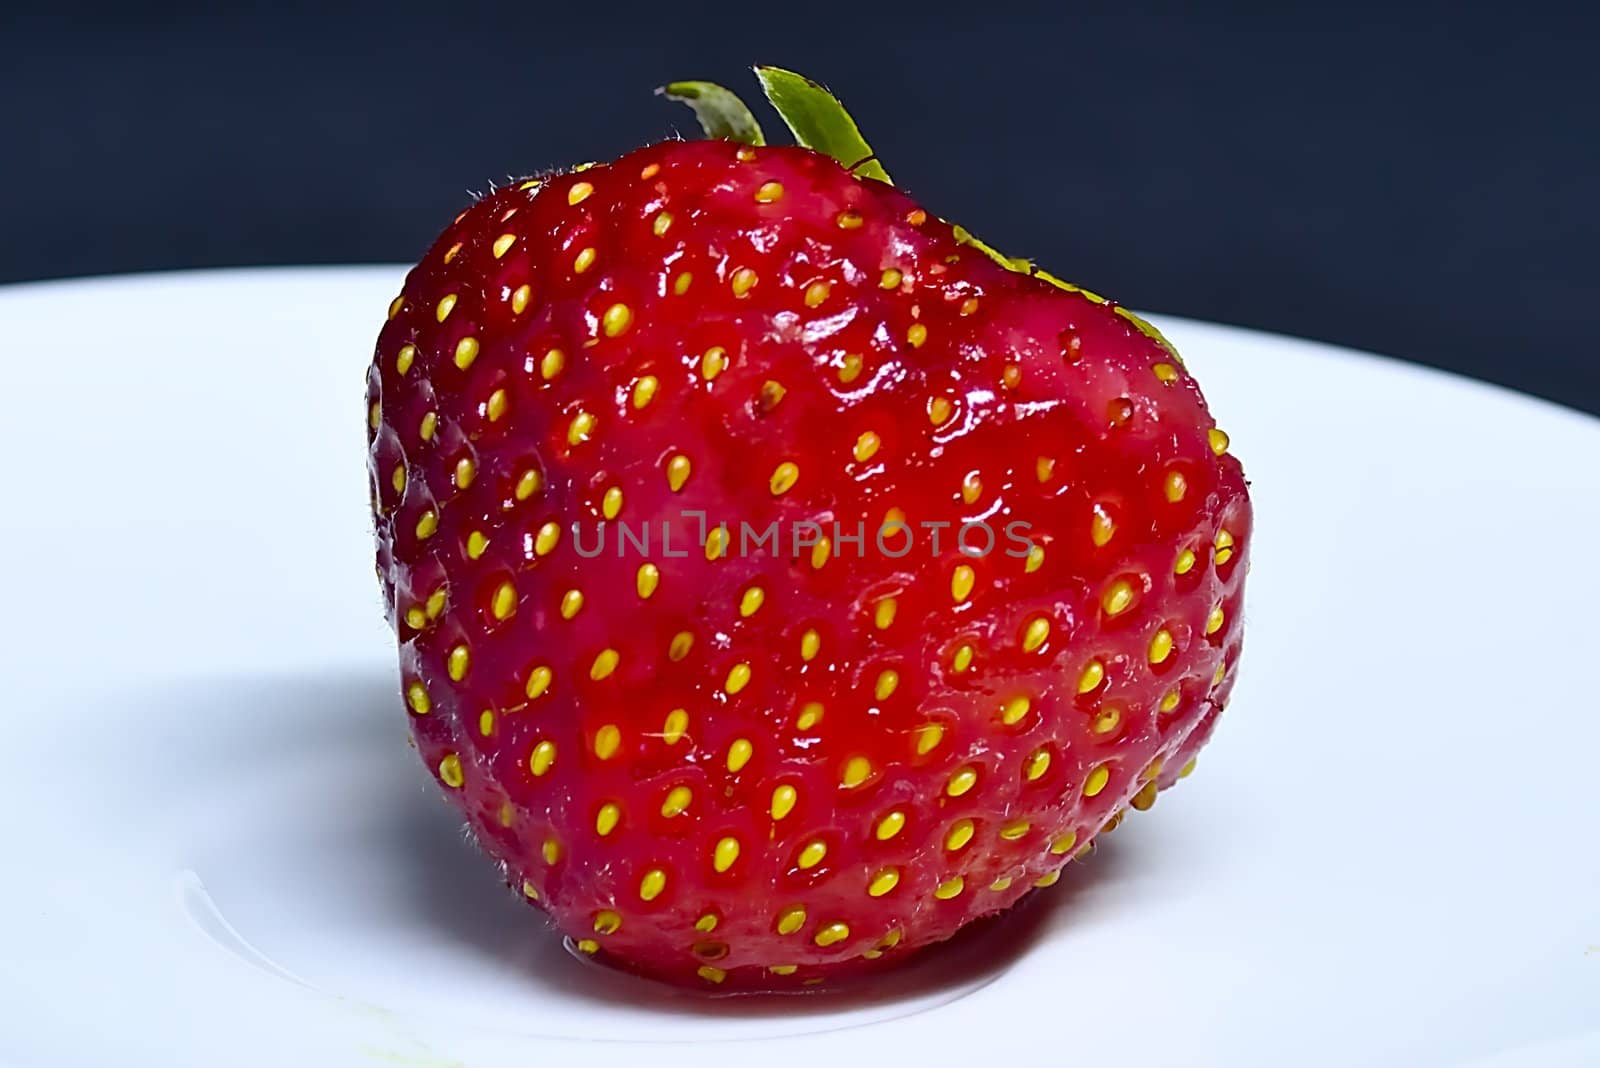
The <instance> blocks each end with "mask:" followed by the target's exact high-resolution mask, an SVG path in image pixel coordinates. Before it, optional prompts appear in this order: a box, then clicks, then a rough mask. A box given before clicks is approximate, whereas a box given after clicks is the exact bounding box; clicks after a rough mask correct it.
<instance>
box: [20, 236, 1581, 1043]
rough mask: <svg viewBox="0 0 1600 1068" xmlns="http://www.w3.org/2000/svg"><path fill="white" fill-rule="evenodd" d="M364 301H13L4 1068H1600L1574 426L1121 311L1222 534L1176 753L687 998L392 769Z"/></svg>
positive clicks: (339, 278) (394, 717)
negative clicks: (1215, 618) (1057, 879)
mask: <svg viewBox="0 0 1600 1068" xmlns="http://www.w3.org/2000/svg"><path fill="white" fill-rule="evenodd" d="M400 278H401V272H400V271H399V270H396V269H391V268H367V269H326V270H290V271H241V272H218V273H206V274H177V275H167V276H148V277H140V278H131V279H123V280H104V281H90V282H81V283H68V284H54V285H38V286H24V287H14V288H11V289H9V290H0V353H3V357H0V358H3V364H0V371H3V374H0V398H3V399H4V406H3V407H4V413H5V415H4V418H3V419H0V435H3V438H0V445H3V455H4V457H5V461H4V482H3V485H4V489H5V492H4V503H3V505H0V560H3V561H4V565H5V566H4V581H3V584H0V591H3V599H0V606H3V610H0V659H3V668H4V673H3V677H4V699H3V700H0V768H3V780H0V781H3V783H4V791H5V797H6V799H7V804H6V805H5V807H4V808H3V809H0V857H3V862H0V868H3V878H0V1065H7V1066H11V1068H66V1066H85V1068H89V1066H93V1068H103V1066H106V1065H118V1066H121V1068H144V1066H155V1065H159V1066H161V1068H180V1066H190V1065H193V1066H205V1068H215V1066H222V1065H226V1066H229V1068H258V1066H259V1068H286V1066H294V1068H320V1066H324V1065H370V1066H375V1068H376V1066H383V1065H401V1066H412V1068H447V1066H451V1065H461V1066H500V1065H511V1064H528V1065H550V1064H583V1065H599V1066H610V1065H630V1066H639V1065H647V1066H649V1068H664V1066H671V1065H678V1064H684V1065H688V1064H704V1063H707V1062H708V1061H713V1062H718V1063H720V1062H722V1061H723V1060H729V1061H731V1062H733V1063H750V1064H756V1063H759V1064H762V1065H766V1066H786V1065H808V1066H816V1065H827V1064H841V1065H854V1064H862V1065H880V1066H882V1065H888V1064H892V1063H895V1061H896V1059H900V1060H901V1062H902V1063H907V1064H917V1063H928V1064H937V1065H988V1064H994V1065H1013V1064H1018V1065H1024V1064H1062V1065H1091V1064H1092V1065H1105V1064H1136V1065H1165V1064H1206V1065H1209V1064H1227V1065H1271V1066H1285V1065H1296V1066H1320V1065H1353V1064H1363V1065H1407V1066H1410V1065H1444V1064H1451V1065H1456V1064H1471V1065H1476V1066H1482V1068H1489V1066H1494V1068H1511V1066H1525V1065H1526V1066H1532V1065H1538V1066H1545V1065H1556V1066H1564V1065H1580V1064H1581V1065H1591V1066H1592V1065H1596V1064H1600V848H1597V846H1596V841H1597V837H1600V836H1597V824H1600V821H1597V819H1596V816H1597V812H1600V805H1597V802H1596V787H1595V758H1596V754H1597V753H1600V701H1597V700H1596V693H1597V687H1596V683H1595V681H1594V674H1593V662H1594V659H1595V653H1594V641H1595V633H1596V624H1595V617H1594V613H1595V610H1596V607H1597V606H1600V565H1597V560H1600V551H1597V547H1596V544H1595V540H1594V539H1595V532H1596V531H1600V464H1596V463H1595V460H1596V458H1597V457H1600V422H1597V421H1595V420H1592V419H1589V418H1586V417H1583V416H1580V415H1576V414H1573V413H1570V412H1566V411H1563V410H1560V409H1557V408H1555V407H1551V406H1548V405H1545V404H1542V403H1538V402H1535V401H1532V400H1528V399H1524V398H1521V397H1518V396H1515V395H1512V394H1509V393H1505V392H1502V391H1499V390H1496V389H1492V388H1488V387H1484V386H1481V385H1475V384H1472V383H1468V382H1465V381H1461V380H1458V379H1454V378H1451V377H1447V376H1444V375H1440V374H1435V373H1431V372H1427V371H1422V370H1417V369H1413V368H1409V367H1406V366H1404V365H1401V364H1397V363H1392V362H1388V361H1384V360H1380V359H1375V358H1372V357H1367V356H1361V355H1357V354H1353V353H1349V352H1343V351H1339V350H1336V349H1332V348H1329V347H1326V346H1321V345H1315V344H1309V343H1304V342H1299V341H1292V340H1286V339H1283V338H1278V337H1271V336H1267V335H1263V334H1258V333H1251V332H1247V331H1241V330H1235V329H1228V328H1223V327H1217V326H1209V325H1204V324H1200V323H1194V322H1186V321H1182V320H1167V319H1161V320H1158V321H1159V322H1160V324H1161V326H1162V327H1163V329H1165V330H1166V331H1167V332H1168V334H1169V336H1170V337H1171V338H1172V339H1173V340H1174V342H1175V343H1176V344H1177V345H1178V346H1179V347H1180V349H1182V350H1183V351H1184V352H1185V354H1186V355H1187V357H1188V359H1189V362H1190V364H1191V366H1193V367H1194V368H1195V369H1196V371H1197V373H1198V374H1199V376H1200V379H1201V381H1202V383H1203V384H1204V386H1205V388H1206V390H1207V392H1208V394H1209V396H1210V399H1211V402H1212V407H1213V409H1214V411H1215V412H1216V413H1217V414H1218V416H1219V419H1220V421H1221V423H1222V425H1223V426H1224V427H1226V428H1227V429H1228V431H1229V432H1230V433H1231V434H1232V436H1233V440H1234V450H1235V452H1236V453H1237V454H1238V455H1240V456H1241V457H1242V458H1243V460H1244V462H1245V465H1246V470H1247V471H1248V473H1249V475H1250V476H1251V478H1252V480H1253V483H1254V493H1255V499H1256V508H1257V536H1256V542H1255V546H1254V550H1253V552H1254V570H1253V571H1252V576H1251V585H1250V591H1249V604H1248V615H1249V623H1248V628H1249V629H1248V631H1247V634H1248V638H1247V641H1246V652H1245V661H1244V667H1243V671H1242V676H1241V680H1240V683H1239V686H1238V689H1237V690H1236V692H1235V697H1234V701H1233V703H1232V706H1231V707H1230V709H1229V711H1228V714H1227V715H1226V716H1225V717H1224V719H1223V721H1222V724H1221V726H1220V728H1219V730H1218V732H1217V735H1216V738H1215V740H1214V741H1213V743H1212V745H1211V746H1210V748H1209V749H1208V750H1207V751H1206V752H1205V753H1204V754H1203V755H1202V758H1201V760H1200V766H1199V770H1198V772H1197V773H1196V774H1195V776H1194V777H1193V778H1191V779H1189V780H1187V781H1186V782H1184V783H1183V784H1182V785H1181V786H1180V787H1179V788H1178V789H1176V790H1174V791H1172V792H1171V793H1170V794H1166V795H1163V797H1162V801H1161V803H1160V804H1159V805H1158V806H1156V809H1155V810H1154V812H1152V813H1150V814H1147V815H1136V816H1135V818H1133V819H1130V821H1129V822H1128V824H1127V825H1126V826H1125V827H1124V828H1123V829H1122V830H1120V831H1119V832H1118V833H1117V834H1116V835H1115V836H1113V837H1112V838H1111V839H1109V840H1108V842H1107V844H1106V847H1105V849H1104V851H1103V852H1102V853H1100V854H1098V855H1097V856H1096V857H1095V858H1093V859H1092V860H1091V861H1090V862H1089V863H1088V864H1086V865H1083V866H1082V867H1081V868H1079V869H1077V870H1071V869H1069V875H1068V877H1067V878H1064V879H1063V880H1062V882H1061V883H1060V884H1059V885H1058V886H1057V887H1056V888H1055V889H1054V890H1053V891H1050V892H1047V893H1045V894H1041V895H1038V897H1039V898H1040V899H1041V900H1039V901H1038V902H1037V903H1036V904H1035V905H1034V906H1033V907H1032V908H1030V909H1028V910H1027V911H1026V912H1024V914H1022V915H1019V916H1016V917H1013V918H1012V919H1011V920H1009V921H1007V922H1006V923H1003V924H1000V925H998V926H997V927H995V928H992V929H989V930H985V931H982V932H980V933H979V935H978V936H977V937H973V938H967V939H964V940H963V941H962V943H961V944H959V945H958V946H956V947H955V948H954V949H952V950H951V951H949V952H946V953H942V954H938V955H935V956H932V957H929V958H928V959H927V960H926V961H925V962H924V963H923V964H922V965H919V966H917V967H915V968H912V969H909V970H908V971H907V973H906V974H904V975H899V976H896V977H895V978H894V979H892V980H890V981H887V982H885V983H883V984H881V985H879V986H877V987H875V988H874V989H872V990H870V991H866V992H858V993H856V994H854V995H851V996H835V997H831V998H830V997H814V998H807V999H799V1000H797V999H793V998H790V999H777V1000H767V1001H730V1000H723V1001H713V1002H707V1001H703V1000H700V999H698V998H691V997H685V996H679V995H675V994H672V993H670V992H667V991H665V990H663V989H660V988H656V987H653V986H649V985H646V984H643V983H641V982H638V981H636V980H632V979H627V978H624V977H620V976H617V975H614V974H611V973H609V972H604V971H601V970H600V969H598V968H596V967H594V966H592V965H583V964H579V963H578V962H576V961H574V960H573V959H572V958H570V957H569V956H568V955H567V954H565V953H564V952H563V951H562V950H561V948H560V946H559V944H558V943H557V941H556V939H555V938H553V937H552V936H551V935H550V934H549V933H548V932H547V931H546V930H544V929H543V928H541V925H540V923H539V922H538V919H537V917H536V915H535V914H534V912H533V911H532V910H530V909H527V908H525V907H524V906H522V905H520V904H519V903H518V902H517V901H515V900H514V899H513V897H512V896H511V895H510V893H509V892H508V891H506V890H504V889H503V888H502V887H501V886H499V884H498V883H497V881H496V876H495V873H494V872H493V870H492V869H491V868H490V867H489V865H488V864H486V863H482V862H480V861H478V860H477V859H476V858H474V857H472V856H471V855H470V850H469V848H468V847H467V846H466V845H465V843H464V841H463V839H462V836H461V834H460V833H459V830H458V828H457V824H456V821H455V820H454V819H453V818H452V816H451V814H450V811H449V810H448V809H447V808H445V806H444V804H443V803H442V802H441V801H439V800H438V798H437V797H436V791H435V787H434V786H433V784H432V783H431V781H430V780H429V777H428V776H427V774H426V773H425V771H424V769H423V768H422V767H421V765H420V763H419V762H418V761H416V759H415V757H414V755H413V753H412V752H411V751H410V750H409V749H408V748H407V746H406V741H405V732H406V723H405V715H404V713H403V711H402V708H401V704H400V701H399V699H398V698H397V696H396V693H395V691H396V681H395V672H394V668H393V654H392V651H391V646H390V638H389V635H388V632H387V629H386V627H385V625H384V623H383V621H382V618H381V614H380V606H379V594H378V591H377V587H376V584H375V582H374V580H373V576H372V568H371V562H370V558H369V542H368V529H367V514H366V488H365V485H364V477H365V476H364V461H365V457H364V452H363V438H362V417H363V415H364V408H363V390H362V382H363V374H364V371H365V367H366V363H367V360H368V357H369V355H370V352H371V345H372V340H373V338H374V336H375V332H376V330H377V327H378V325H379V323H380V322H381V321H382V317H383V311H384V308H385V306H386V305H387V303H388V300H389V298H390V297H391V296H392V294H393V293H394V291H395V290H396V289H397V287H398V284H399V281H400ZM1515 355H1516V354H1515V353H1507V358H1508V359H1514V358H1515ZM709 1042H717V1043H725V1044H726V1045H723V1046H720V1047H717V1048H715V1049H712V1048H709V1047H707V1046H706V1045H704V1043H709Z"/></svg>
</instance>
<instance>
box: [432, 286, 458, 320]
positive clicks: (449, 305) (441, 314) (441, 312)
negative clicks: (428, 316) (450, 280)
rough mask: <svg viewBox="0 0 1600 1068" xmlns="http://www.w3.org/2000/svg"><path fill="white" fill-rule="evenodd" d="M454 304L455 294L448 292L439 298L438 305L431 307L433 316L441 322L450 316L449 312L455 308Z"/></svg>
mask: <svg viewBox="0 0 1600 1068" xmlns="http://www.w3.org/2000/svg"><path fill="white" fill-rule="evenodd" d="M455 306H456V295H455V294H454V293H448V294H446V295H445V296H444V297H442V298H441V299H440V301H439V304H438V306H437V307H435V308H434V309H433V317H434V318H435V319H437V320H438V321H439V322H441V323H442V322H444V321H445V320H446V319H448V318H450V313H451V312H452V311H454V310H455Z"/></svg>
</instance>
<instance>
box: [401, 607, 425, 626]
mask: <svg viewBox="0 0 1600 1068" xmlns="http://www.w3.org/2000/svg"><path fill="white" fill-rule="evenodd" d="M427 625H428V614H427V613H426V612H424V611H423V610H422V609H421V608H419V607H417V606H416V605H412V606H411V607H410V608H408V609H406V626H408V627H410V628H411V629H412V630H421V629H422V628H423V627H426V626H427Z"/></svg>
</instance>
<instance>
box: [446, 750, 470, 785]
mask: <svg viewBox="0 0 1600 1068" xmlns="http://www.w3.org/2000/svg"><path fill="white" fill-rule="evenodd" d="M439 778H440V780H441V781H442V782H443V783H444V784H445V785H446V786H448V787H450V788H451V789H452V790H455V789H459V788H460V787H461V784H462V783H463V782H465V781H466V777H465V776H464V775H463V774H462V772H461V758H460V757H458V756H456V755H455V754H454V753H446V754H445V757H444V759H443V760H441V761H439Z"/></svg>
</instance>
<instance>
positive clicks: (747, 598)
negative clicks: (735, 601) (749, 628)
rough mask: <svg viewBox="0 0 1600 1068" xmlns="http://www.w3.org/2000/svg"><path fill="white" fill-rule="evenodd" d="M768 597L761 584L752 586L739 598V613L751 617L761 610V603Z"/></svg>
mask: <svg viewBox="0 0 1600 1068" xmlns="http://www.w3.org/2000/svg"><path fill="white" fill-rule="evenodd" d="M766 599H767V595H766V593H765V592H764V591H763V590H762V589H761V587H760V586H751V587H750V588H749V589H747V590H745V591H744V595H743V596H741V597H740V598H739V614H740V615H741V616H743V617H745V618H746V619H749V618H750V617H751V616H753V615H755V614H756V613H757V612H758V611H760V610H761V605H762V603H763V602H764V601H766Z"/></svg>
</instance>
